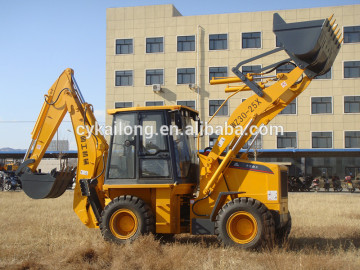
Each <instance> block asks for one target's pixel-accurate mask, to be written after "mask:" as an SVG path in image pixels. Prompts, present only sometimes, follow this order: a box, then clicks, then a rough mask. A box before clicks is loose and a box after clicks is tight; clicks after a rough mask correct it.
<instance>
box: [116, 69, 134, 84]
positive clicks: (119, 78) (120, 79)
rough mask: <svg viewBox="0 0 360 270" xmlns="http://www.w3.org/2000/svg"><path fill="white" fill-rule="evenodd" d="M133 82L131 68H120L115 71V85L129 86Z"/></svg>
mask: <svg viewBox="0 0 360 270" xmlns="http://www.w3.org/2000/svg"><path fill="white" fill-rule="evenodd" d="M132 83H133V72H132V70H121V71H116V72H115V86H131V85H132Z"/></svg>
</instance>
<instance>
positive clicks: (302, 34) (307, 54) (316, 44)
mask: <svg viewBox="0 0 360 270" xmlns="http://www.w3.org/2000/svg"><path fill="white" fill-rule="evenodd" d="M333 23H334V22H333ZM333 23H331V22H330V21H329V19H325V20H315V21H305V22H296V23H286V22H285V21H284V20H283V19H282V18H281V17H280V15H279V14H277V13H275V14H274V21H273V31H274V33H275V35H276V37H277V38H278V41H279V42H280V43H281V46H282V47H283V48H284V49H285V51H286V52H287V54H288V55H289V56H290V58H291V59H292V60H293V61H294V62H295V63H296V64H297V65H298V66H299V67H300V68H302V69H305V74H306V75H307V76H308V77H309V78H313V77H316V76H320V75H323V74H325V73H326V72H328V71H329V70H330V68H331V66H332V65H333V63H334V60H335V58H336V55H337V54H338V52H339V50H340V46H341V41H339V40H338V39H339V38H340V34H339V35H338V36H337V34H338V32H339V30H338V31H337V32H334V31H335V29H336V25H333Z"/></svg>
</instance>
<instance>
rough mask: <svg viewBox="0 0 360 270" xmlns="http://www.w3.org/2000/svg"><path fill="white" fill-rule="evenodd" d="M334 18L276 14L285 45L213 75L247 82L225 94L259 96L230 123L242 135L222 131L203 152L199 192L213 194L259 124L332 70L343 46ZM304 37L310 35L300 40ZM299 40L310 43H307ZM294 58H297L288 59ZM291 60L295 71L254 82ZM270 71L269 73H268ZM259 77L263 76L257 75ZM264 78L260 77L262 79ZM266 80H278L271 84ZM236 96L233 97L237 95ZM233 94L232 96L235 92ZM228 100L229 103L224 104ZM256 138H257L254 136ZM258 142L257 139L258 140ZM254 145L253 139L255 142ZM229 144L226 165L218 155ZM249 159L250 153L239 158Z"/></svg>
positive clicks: (277, 28) (276, 28)
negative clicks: (249, 69)
mask: <svg viewBox="0 0 360 270" xmlns="http://www.w3.org/2000/svg"><path fill="white" fill-rule="evenodd" d="M331 19H332V16H331V17H330V18H328V19H325V20H317V21H308V22H302V23H289V24H287V23H286V22H285V21H284V20H283V19H282V18H281V17H280V16H279V15H278V14H276V13H275V14H274V25H273V31H274V33H275V34H276V35H277V36H278V38H279V39H280V41H281V43H282V47H280V48H277V49H274V50H272V51H269V52H267V53H264V54H261V55H259V56H256V57H253V58H251V59H248V60H246V61H243V62H240V63H239V64H238V65H237V66H236V67H234V68H233V69H232V71H233V72H234V74H235V75H236V76H237V77H231V78H225V79H224V78H222V79H214V78H213V79H212V80H211V81H210V83H211V84H230V83H238V82H242V83H244V84H245V85H240V86H235V87H230V86H228V87H227V88H226V89H225V92H235V93H234V94H237V93H239V92H241V91H249V90H253V91H254V92H255V94H254V95H253V96H251V97H250V98H248V99H246V100H245V101H244V102H243V103H241V104H240V105H239V106H238V107H237V108H236V109H235V111H234V112H233V113H232V114H231V116H230V117H229V120H228V125H229V126H231V127H232V128H233V129H234V130H236V129H239V128H241V129H240V130H241V131H242V134H241V135H237V133H236V132H230V134H226V133H225V134H224V132H223V134H222V135H220V136H219V137H218V139H217V141H216V142H215V144H214V146H213V148H212V150H211V152H210V153H209V154H208V155H207V156H205V155H201V154H199V157H200V162H201V165H202V166H201V168H202V170H201V172H200V177H201V179H200V182H202V183H203V184H202V185H200V191H201V193H202V194H203V196H204V195H206V194H209V193H211V192H212V190H213V189H214V187H215V186H216V183H217V182H218V181H219V180H220V179H221V178H222V177H221V176H222V175H223V174H224V171H225V170H226V169H227V168H228V166H229V164H230V163H231V161H232V159H233V158H235V156H236V155H237V154H238V153H239V151H240V149H241V148H242V147H243V146H244V145H245V143H246V142H247V141H248V140H249V139H250V138H251V136H252V131H253V130H250V129H253V127H257V128H259V127H260V126H261V125H267V124H268V123H269V122H270V121H271V120H272V119H273V118H274V117H275V116H276V115H278V114H279V113H280V112H281V111H282V110H283V109H284V108H285V107H286V106H287V105H288V104H289V103H290V102H291V101H292V100H294V99H295V98H296V97H297V96H298V95H300V94H301V93H302V92H303V91H304V90H305V89H306V88H307V87H308V85H309V84H310V82H311V80H312V79H313V78H314V77H316V76H319V75H322V74H325V73H326V72H328V71H329V69H330V68H331V66H332V64H333V62H334V60H335V57H336V55H337V53H338V51H339V49H340V44H341V42H342V40H341V39H340V34H339V35H337V33H338V32H339V31H335V30H336V26H333V24H334V21H333V22H331ZM301 39H307V40H306V41H305V42H301V41H302V40H301ZM297 44H305V45H304V46H303V47H299V46H296V45H297ZM282 50H285V51H286V53H287V54H288V55H289V56H290V58H288V59H285V60H283V61H280V62H278V63H275V64H272V65H270V66H267V67H264V68H263V69H261V70H260V72H259V73H252V74H251V73H250V74H247V75H246V76H245V74H243V73H242V72H240V70H239V69H240V67H241V66H242V65H244V64H246V63H249V62H252V61H254V60H257V59H260V58H263V57H266V56H268V55H270V54H274V53H277V52H280V51H282ZM289 61H293V62H294V63H293V62H289ZM286 63H292V64H293V65H294V66H295V68H294V69H293V70H292V71H291V72H290V73H280V74H277V75H275V76H265V77H263V78H262V79H266V81H265V83H263V82H259V83H257V82H255V76H256V75H260V76H263V75H265V74H268V73H270V72H272V71H273V70H275V69H276V67H278V66H281V65H283V64H286ZM265 71H267V72H265ZM257 79H259V78H257ZM260 79H261V77H260ZM267 83H273V84H271V85H270V86H268V85H266V84H267ZM234 94H233V95H234ZM233 95H232V96H233ZM226 101H227V100H225V101H224V103H225V102H226ZM254 140H255V138H254ZM254 140H253V141H254ZM251 144H252V143H251ZM227 148H229V150H228V151H227V152H226V155H225V157H224V158H223V160H222V162H221V164H219V162H218V159H219V157H220V156H221V155H222V154H223V153H224V151H225V149H227ZM240 158H241V159H247V152H246V153H243V154H242V155H241V156H240Z"/></svg>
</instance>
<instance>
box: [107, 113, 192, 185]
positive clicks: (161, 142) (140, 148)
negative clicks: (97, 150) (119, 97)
mask: <svg viewBox="0 0 360 270" xmlns="http://www.w3.org/2000/svg"><path fill="white" fill-rule="evenodd" d="M108 113H109V114H111V115H113V125H112V135H111V140H110V149H109V158H108V164H107V165H108V166H107V171H106V177H105V184H108V185H119V184H172V183H179V184H180V183H197V182H198V175H199V173H198V161H197V152H196V147H195V134H197V133H196V130H197V124H196V122H197V121H199V120H198V112H197V111H194V110H192V109H191V108H188V107H186V106H153V107H132V108H123V109H114V110H109V111H108Z"/></svg>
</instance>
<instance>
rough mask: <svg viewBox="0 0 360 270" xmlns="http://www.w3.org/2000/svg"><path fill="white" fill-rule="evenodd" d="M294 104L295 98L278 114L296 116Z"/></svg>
mask: <svg viewBox="0 0 360 270" xmlns="http://www.w3.org/2000/svg"><path fill="white" fill-rule="evenodd" d="M296 102H297V99H296V98H295V99H294V100H293V101H291V102H290V103H289V105H287V106H286V107H285V108H284V109H283V110H282V111H281V112H280V114H296Z"/></svg>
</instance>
